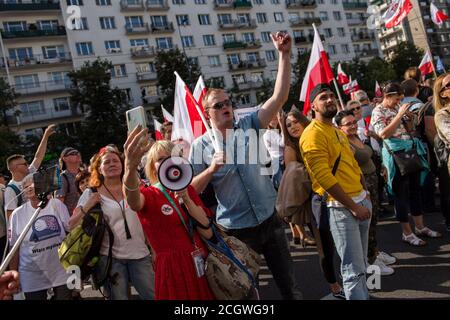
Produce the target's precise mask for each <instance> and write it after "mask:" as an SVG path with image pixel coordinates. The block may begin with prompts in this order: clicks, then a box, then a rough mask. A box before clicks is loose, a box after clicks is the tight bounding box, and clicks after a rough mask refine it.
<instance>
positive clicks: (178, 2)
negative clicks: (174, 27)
mask: <svg viewBox="0 0 450 320" xmlns="http://www.w3.org/2000/svg"><path fill="white" fill-rule="evenodd" d="M172 3H173V4H178V5H181V4H184V0H172Z"/></svg>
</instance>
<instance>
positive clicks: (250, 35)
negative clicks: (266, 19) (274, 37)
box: [242, 32, 255, 42]
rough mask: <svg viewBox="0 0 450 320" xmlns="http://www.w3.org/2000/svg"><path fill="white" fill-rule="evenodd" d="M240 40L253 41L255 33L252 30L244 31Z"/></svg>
mask: <svg viewBox="0 0 450 320" xmlns="http://www.w3.org/2000/svg"><path fill="white" fill-rule="evenodd" d="M242 41H244V42H254V41H255V35H254V34H253V32H245V33H243V34H242Z"/></svg>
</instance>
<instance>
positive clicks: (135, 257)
mask: <svg viewBox="0 0 450 320" xmlns="http://www.w3.org/2000/svg"><path fill="white" fill-rule="evenodd" d="M123 174H124V162H123V158H122V154H121V153H120V152H119V150H117V148H115V147H113V146H107V147H104V148H102V149H100V151H99V153H97V154H96V155H95V157H94V158H93V161H92V165H91V177H90V181H89V186H90V188H89V189H86V190H85V191H84V192H83V194H82V195H81V197H80V200H79V201H78V205H77V207H76V208H75V211H74V214H73V216H72V217H71V218H70V220H69V226H70V228H71V229H73V228H74V227H75V226H76V225H77V224H78V223H80V222H81V221H82V218H83V216H84V215H85V214H86V213H87V212H89V210H91V209H92V208H94V207H95V206H96V205H97V204H98V203H100V205H101V208H102V211H103V215H104V218H105V220H106V222H107V223H108V225H109V226H110V228H111V230H112V232H113V234H114V243H113V247H112V265H111V270H110V271H109V274H108V277H107V279H106V284H105V289H106V291H107V293H109V298H110V299H111V300H127V299H128V298H129V297H128V291H129V290H128V288H129V283H131V284H132V285H133V286H134V288H135V289H136V291H137V292H138V293H139V296H140V297H141V298H142V299H145V300H151V299H153V295H154V294H153V288H154V279H153V269H152V263H151V258H150V251H149V249H148V247H147V245H146V239H145V235H144V231H143V229H142V225H141V223H140V221H139V218H138V216H137V214H136V211H133V210H132V209H131V208H130V206H129V205H128V203H127V201H126V199H125V196H124V193H123V191H122V177H123ZM108 251H109V235H108V234H106V235H105V237H104V238H103V243H102V246H101V249H100V254H101V258H100V260H99V262H98V263H97V266H96V269H97V270H96V277H98V278H103V277H104V276H105V275H103V274H101V273H102V272H104V270H105V269H106V268H105V265H106V264H107V261H108Z"/></svg>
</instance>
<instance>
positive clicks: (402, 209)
mask: <svg viewBox="0 0 450 320" xmlns="http://www.w3.org/2000/svg"><path fill="white" fill-rule="evenodd" d="M392 190H393V191H394V195H395V197H394V207H395V215H396V217H397V220H398V221H399V222H404V223H405V222H409V219H408V214H409V213H411V215H412V216H421V215H422V206H421V195H420V172H416V173H411V174H407V175H405V176H402V175H400V171H399V170H398V168H397V170H396V173H395V176H394V179H393V181H392Z"/></svg>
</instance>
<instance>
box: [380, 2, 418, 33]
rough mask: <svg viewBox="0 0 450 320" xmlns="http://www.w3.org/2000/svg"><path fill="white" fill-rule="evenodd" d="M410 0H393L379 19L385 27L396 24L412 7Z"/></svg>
mask: <svg viewBox="0 0 450 320" xmlns="http://www.w3.org/2000/svg"><path fill="white" fill-rule="evenodd" d="M412 7H413V6H412V4H411V1H410V0H393V1H392V3H391V5H390V6H389V8H388V9H387V10H386V12H385V13H384V14H383V16H382V17H381V19H382V20H383V22H384V25H385V26H386V28H392V27H395V26H398V25H399V24H400V22H402V20H403V19H405V17H406V16H407V15H408V13H409V12H410V11H411V9H412Z"/></svg>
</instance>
